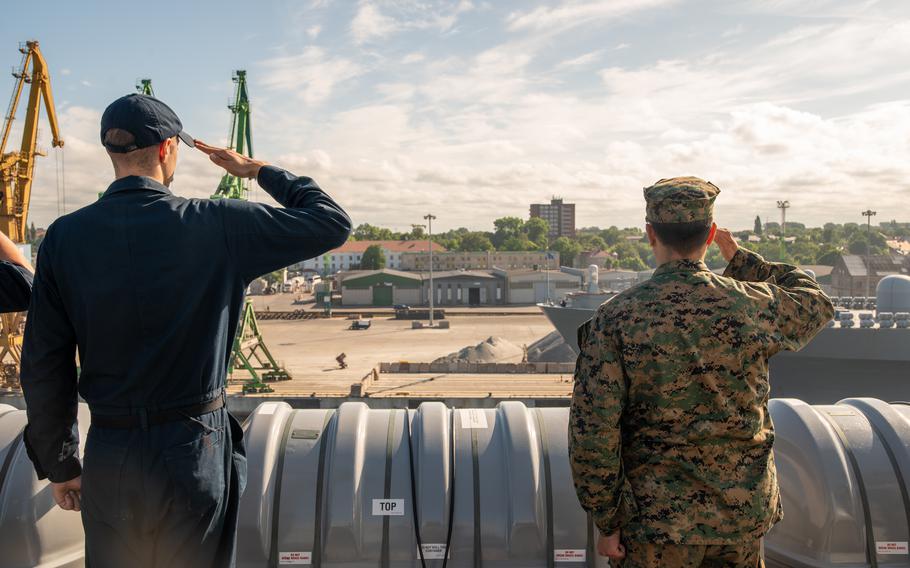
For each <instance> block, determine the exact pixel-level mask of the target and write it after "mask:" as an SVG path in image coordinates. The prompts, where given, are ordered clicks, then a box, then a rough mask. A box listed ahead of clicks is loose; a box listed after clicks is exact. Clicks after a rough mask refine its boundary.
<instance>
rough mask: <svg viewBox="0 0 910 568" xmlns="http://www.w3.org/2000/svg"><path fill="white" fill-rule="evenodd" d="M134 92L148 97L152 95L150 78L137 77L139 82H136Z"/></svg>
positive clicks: (153, 93) (153, 92) (153, 94)
mask: <svg viewBox="0 0 910 568" xmlns="http://www.w3.org/2000/svg"><path fill="white" fill-rule="evenodd" d="M136 92H137V93H142V94H143V95H148V96H150V97H154V96H155V91H154V90H153V89H152V80H151V79H139V82H138V83H136Z"/></svg>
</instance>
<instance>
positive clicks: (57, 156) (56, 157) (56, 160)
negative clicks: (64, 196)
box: [54, 149, 60, 217]
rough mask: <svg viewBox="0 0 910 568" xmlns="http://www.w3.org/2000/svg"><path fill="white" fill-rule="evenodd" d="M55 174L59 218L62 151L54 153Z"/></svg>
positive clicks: (58, 214)
mask: <svg viewBox="0 0 910 568" xmlns="http://www.w3.org/2000/svg"><path fill="white" fill-rule="evenodd" d="M54 173H55V174H56V178H57V217H59V216H60V151H59V149H58V150H56V151H54Z"/></svg>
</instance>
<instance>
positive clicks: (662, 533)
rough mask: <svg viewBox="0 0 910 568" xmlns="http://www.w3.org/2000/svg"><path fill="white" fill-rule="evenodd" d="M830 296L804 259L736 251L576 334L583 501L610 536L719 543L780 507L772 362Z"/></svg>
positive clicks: (755, 530) (815, 326)
mask: <svg viewBox="0 0 910 568" xmlns="http://www.w3.org/2000/svg"><path fill="white" fill-rule="evenodd" d="M833 314H834V309H833V307H832V305H831V301H830V300H829V299H828V297H827V296H825V294H824V293H823V292H822V291H821V289H820V288H819V286H818V284H817V283H816V282H815V280H813V279H812V278H811V277H810V276H808V275H807V274H805V273H804V272H802V271H800V270H798V269H797V268H796V267H793V266H789V265H785V264H775V263H770V262H766V261H765V260H764V259H763V258H762V257H760V256H759V255H757V254H755V253H752V252H749V251H746V250H743V249H740V250H739V251H738V252H737V253H736V255H735V256H734V257H733V259H732V261H731V262H730V264H729V266H728V267H727V270H726V272H725V273H724V276H718V275H716V274H714V273H712V272H711V271H709V270H708V268H707V266H705V264H704V263H703V262H700V261H698V262H697V261H691V260H680V261H674V262H669V263H667V264H664V265H662V266H661V267H659V268H658V269H657V270H656V271H655V272H654V275H653V277H652V278H651V279H650V280H649V281H648V282H645V283H643V284H641V285H639V286H636V287H634V288H631V289H629V290H626V291H625V292H623V293H621V294H619V295H618V296H616V297H615V298H613V299H612V300H610V301H608V302H606V303H605V304H603V305H602V306H601V307H600V308H599V309H598V311H597V313H596V315H595V317H594V318H593V320H592V321H590V322H588V323H587V324H585V325H584V326H582V327H581V329H580V330H579V346H580V348H581V354H580V355H579V357H578V363H577V365H576V371H575V387H574V392H573V397H572V408H571V414H570V418H569V452H570V461H571V466H572V472H573V476H574V479H575V485H576V489H577V492H578V497H579V499H580V501H581V504H582V506H583V507H584V508H585V509H586V510H587V511H588V512H590V513H591V515H592V517H593V519H594V521H595V523H596V524H597V526H598V528H599V529H600V531H601V533H603V534H610V533H613V532H615V531H616V530H617V529H619V528H622V531H623V537H624V538H628V539H630V540H632V541H637V542H648V543H657V544H660V543H677V544H699V545H717V544H734V543H740V542H746V541H748V540H752V539H756V538H759V537H761V536H762V535H764V533H765V532H766V531H767V530H768V529H770V528H771V526H772V525H773V524H774V523H775V522H777V521H778V520H779V519H780V518H781V515H782V512H781V508H780V500H779V495H778V486H777V479H776V471H775V468H774V462H773V458H772V454H771V446H772V443H773V442H774V430H773V426H772V424H771V419H770V417H769V415H768V406H767V402H768V391H769V390H770V387H769V385H768V358H769V357H771V356H772V355H774V354H775V353H777V352H778V351H780V350H782V349H787V350H797V349H800V348H801V347H802V346H804V345H805V344H806V343H808V341H809V340H810V339H811V338H812V337H814V336H815V334H816V333H817V332H818V331H819V330H820V329H822V328H823V327H824V326H825V324H826V323H827V322H828V321H830V320H831V318H832V317H833Z"/></svg>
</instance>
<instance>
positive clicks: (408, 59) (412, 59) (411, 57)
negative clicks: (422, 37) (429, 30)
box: [401, 51, 427, 65]
mask: <svg viewBox="0 0 910 568" xmlns="http://www.w3.org/2000/svg"><path fill="white" fill-rule="evenodd" d="M426 58H427V56H426V55H424V54H422V53H419V52H416V51H415V52H414V53H409V54H407V55H405V56H404V57H403V58H402V59H401V63H402V64H403V65H410V64H412V63H420V62H421V61H425V60H426Z"/></svg>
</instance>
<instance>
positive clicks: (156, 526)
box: [21, 94, 351, 568]
mask: <svg viewBox="0 0 910 568" xmlns="http://www.w3.org/2000/svg"><path fill="white" fill-rule="evenodd" d="M101 139H102V143H103V144H104V146H105V148H106V149H107V152H108V154H109V155H110V157H111V161H112V162H113V165H114V171H115V177H116V181H114V183H112V184H111V185H110V187H108V188H107V191H105V192H104V194H103V195H102V196H101V198H100V199H99V200H98V201H97V202H95V203H93V204H91V205H88V206H87V207H84V208H82V209H80V210H78V211H75V212H73V213H71V214H69V215H65V216H63V217H61V218H59V219H57V221H56V222H54V223H53V225H51V227H50V228H49V229H48V231H47V236H46V237H45V240H44V243H43V244H42V246H41V248H40V250H39V252H38V260H37V272H36V274H35V279H34V288H33V293H32V301H31V305H30V308H29V316H28V323H27V325H26V330H25V339H24V347H23V355H22V379H21V380H22V389H23V391H24V394H25V398H26V403H27V407H28V426H27V428H26V431H25V442H26V447H27V449H28V453H29V456H30V457H31V459H32V461H33V462H34V464H35V469H36V471H37V473H38V476H39V477H40V478H45V477H46V478H48V479H49V480H50V481H51V482H52V486H53V489H54V497H55V499H56V500H57V503H58V504H59V505H60V506H61V507H63V508H65V509H73V510H81V512H82V521H83V525H84V527H85V539H86V558H87V562H88V565H89V566H91V567H92V568H99V567H101V568H107V567H111V568H113V567H117V568H122V567H125V566H149V567H153V566H154V567H159V566H160V567H165V566H166V567H184V566H186V567H190V566H192V567H207V566H213V567H222V566H233V564H234V548H235V546H234V544H235V533H236V526H237V506H238V501H239V499H240V495H241V493H242V492H243V487H244V484H245V479H246V458H245V456H244V450H243V442H242V438H243V434H242V431H241V429H240V425H239V424H238V423H237V421H236V420H235V419H234V418H233V417H232V416H231V415H230V414H229V413H228V412H227V409H226V408H225V407H224V384H225V373H226V369H227V364H228V358H229V357H230V355H231V345H232V340H233V336H234V333H235V331H236V329H237V321H238V317H239V315H240V313H241V308H242V304H243V294H244V290H245V289H246V287H247V285H248V284H249V283H250V282H251V281H252V280H253V279H255V278H257V277H259V276H261V275H263V274H266V273H269V272H272V271H274V270H277V269H280V268H282V267H285V266H288V265H290V264H293V263H296V262H299V261H302V260H304V259H307V258H312V257H314V256H317V255H320V254H322V253H323V252H326V251H328V250H331V249H333V248H336V247H338V246H340V245H341V244H342V243H344V242H345V240H346V239H347V238H348V235H349V234H350V231H351V221H350V219H349V218H348V216H347V214H346V213H345V212H344V211H343V210H342V208H341V207H340V206H339V205H338V204H337V203H335V201H333V200H332V199H331V198H330V197H329V196H328V195H326V194H325V193H324V192H323V191H322V190H321V189H320V188H319V186H318V185H316V183H315V182H314V181H313V180H312V179H309V178H306V177H297V176H295V175H293V174H291V173H289V172H287V171H285V170H282V169H280V168H277V167H274V166H269V165H266V164H264V163H262V162H258V161H254V160H251V159H249V158H246V157H244V156H241V155H239V154H236V153H234V152H231V151H229V150H223V149H218V148H213V147H211V146H208V145H205V144H203V143H201V142H198V141H194V140H193V139H192V138H191V137H190V136H188V135H187V134H186V133H185V132H184V131H183V127H182V125H181V123H180V120H179V119H178V118H177V116H176V114H174V112H173V111H172V110H171V109H170V108H169V107H168V106H167V105H165V104H164V103H162V102H161V101H159V100H157V99H155V98H152V97H149V96H145V95H138V94H134V95H128V96H125V97H122V98H120V99H118V100H116V101H114V102H113V103H112V104H111V105H110V106H109V107H108V108H107V110H105V112H104V115H103V116H102V119H101ZM178 140H182V141H184V142H185V143H187V144H188V145H189V146H191V147H192V146H195V147H196V148H197V149H199V150H201V151H203V152H205V153H206V154H208V155H209V157H210V158H211V160H212V162H214V163H215V164H216V165H218V166H221V167H222V168H224V169H225V170H227V171H228V172H229V173H231V174H232V175H235V176H238V177H246V178H255V179H256V180H257V182H258V183H259V185H260V186H261V187H262V188H263V189H264V190H265V191H267V192H268V193H269V194H270V195H271V196H272V197H273V198H275V200H276V201H277V202H278V203H280V204H281V205H282V207H270V206H268V205H263V204H259V203H250V202H247V201H241V200H232V199H221V200H207V199H186V198H183V197H179V196H177V195H174V194H173V193H171V191H170V190H169V189H168V186H169V185H170V183H171V181H172V180H173V176H174V171H175V169H176V164H177V150H178V145H179V142H178ZM77 350H78V355H79V367H80V369H79V372H78V373H77V368H76V352H77ZM77 395H81V396H82V398H83V399H84V400H85V401H86V402H87V403H88V405H89V408H90V410H91V415H92V425H91V428H90V430H89V434H88V439H87V442H86V447H85V454H84V463H81V462H80V460H79V453H78V445H79V436H78V432H77V429H76V404H77Z"/></svg>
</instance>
